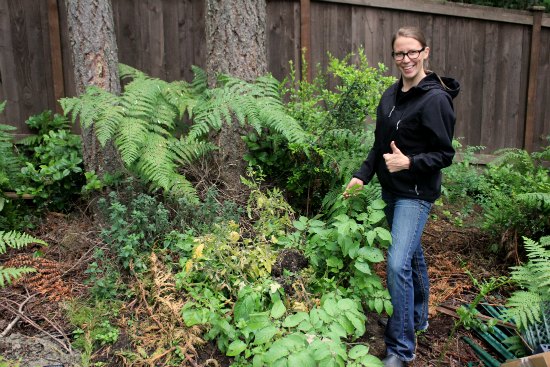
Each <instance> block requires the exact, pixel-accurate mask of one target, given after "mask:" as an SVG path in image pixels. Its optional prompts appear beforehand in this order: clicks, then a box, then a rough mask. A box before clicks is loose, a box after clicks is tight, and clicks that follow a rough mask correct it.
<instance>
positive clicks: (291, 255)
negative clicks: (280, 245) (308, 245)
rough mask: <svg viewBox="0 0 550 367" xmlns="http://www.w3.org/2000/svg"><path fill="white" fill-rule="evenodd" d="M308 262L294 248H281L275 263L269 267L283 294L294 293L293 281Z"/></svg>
mask: <svg viewBox="0 0 550 367" xmlns="http://www.w3.org/2000/svg"><path fill="white" fill-rule="evenodd" d="M308 264H309V262H308V260H307V258H306V257H305V256H304V254H302V252H301V251H299V250H296V249H284V250H282V251H281V252H280V253H279V255H278V256H277V259H276V260H275V264H273V267H272V269H271V275H272V276H273V279H274V280H276V281H277V282H278V283H279V284H281V286H282V287H283V289H284V290H285V294H287V295H293V294H294V293H296V291H295V289H294V283H295V282H296V275H297V274H298V273H299V272H300V270H302V269H305V268H306V267H307V266H308Z"/></svg>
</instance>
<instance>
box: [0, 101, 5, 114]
mask: <svg viewBox="0 0 550 367" xmlns="http://www.w3.org/2000/svg"><path fill="white" fill-rule="evenodd" d="M4 108H6V101H4V102H2V103H0V113H2V112H4Z"/></svg>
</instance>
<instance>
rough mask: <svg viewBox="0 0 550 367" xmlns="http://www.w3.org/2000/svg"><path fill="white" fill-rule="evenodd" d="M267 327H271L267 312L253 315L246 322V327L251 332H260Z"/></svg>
mask: <svg viewBox="0 0 550 367" xmlns="http://www.w3.org/2000/svg"><path fill="white" fill-rule="evenodd" d="M269 325H271V320H270V319H269V316H268V314H267V312H257V313H253V314H251V315H250V318H249V320H248V322H247V327H248V328H249V329H250V330H252V331H256V330H260V329H262V328H264V327H266V326H269Z"/></svg>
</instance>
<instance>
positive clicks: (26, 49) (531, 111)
mask: <svg viewBox="0 0 550 367" xmlns="http://www.w3.org/2000/svg"><path fill="white" fill-rule="evenodd" d="M112 3H113V12H114V18H115V26H116V33H117V34H116V37H117V43H118V48H119V60H120V62H122V63H126V64H129V65H132V66H134V67H137V68H138V69H140V70H143V71H145V72H146V73H148V74H150V75H152V76H155V77H160V78H162V79H165V80H177V79H185V80H190V79H191V78H192V75H191V69H190V66H191V65H198V66H201V67H204V65H205V64H206V63H205V27H204V15H205V1H204V0H112ZM267 4H268V19H267V52H268V63H269V70H270V71H271V72H272V73H273V75H274V76H275V77H277V78H279V79H281V78H283V77H285V76H286V75H288V72H289V63H288V62H289V61H290V60H292V61H293V62H294V63H295V65H300V60H301V51H300V50H301V48H302V47H303V46H308V47H307V50H308V51H307V53H306V57H307V58H308V60H309V62H310V64H311V65H315V64H317V63H319V64H320V65H321V66H322V67H324V66H326V64H327V60H328V56H327V53H328V52H330V53H331V54H332V55H334V56H336V57H343V56H345V55H346V54H348V53H349V52H353V51H356V50H357V48H358V47H360V46H362V47H364V48H365V51H366V55H367V58H368V60H369V62H370V63H371V64H374V65H376V64H377V63H379V62H381V63H384V64H385V65H387V66H389V67H390V71H391V73H392V74H393V75H395V76H397V75H398V74H397V73H398V72H397V69H396V67H395V66H394V64H393V62H392V60H391V56H390V53H391V44H390V42H391V37H392V35H393V33H394V32H395V30H396V29H397V28H399V27H400V26H403V25H416V26H419V27H420V28H421V29H422V30H423V31H424V32H425V34H426V36H427V38H428V43H429V45H430V47H431V53H430V68H431V69H433V70H434V71H436V72H438V73H439V74H441V75H447V76H452V77H455V78H456V79H458V80H459V81H460V83H461V85H462V91H461V94H460V95H459V97H458V98H457V99H456V102H455V107H456V110H457V116H458V123H457V128H456V136H458V137H463V138H464V140H463V143H464V144H467V145H475V146H479V145H482V146H485V147H487V149H486V151H485V152H486V153H492V152H493V151H494V150H496V149H499V148H504V147H517V148H526V149H529V150H537V149H540V148H541V147H543V146H546V145H547V144H548V142H547V140H546V137H547V136H548V135H550V103H549V102H550V47H548V46H550V16H549V15H548V14H543V13H542V12H541V11H512V10H505V9H498V8H487V7H480V6H473V5H465V4H457V3H441V2H439V1H430V0H416V1H408V0H268V3H267ZM74 93H75V87H74V80H73V71H72V61H71V57H70V48H69V41H68V37H67V19H66V11H65V6H64V1H63V0H38V1H37V0H0V100H7V101H8V103H7V108H6V110H5V112H4V113H3V114H0V123H8V124H11V125H14V126H17V127H18V131H19V133H20V134H22V135H25V134H28V130H27V129H26V126H25V124H24V121H25V119H26V118H28V117H29V116H31V115H33V114H36V113H39V112H41V111H43V110H45V109H57V108H58V106H57V105H56V100H57V99H58V98H60V97H62V96H72V95H74Z"/></svg>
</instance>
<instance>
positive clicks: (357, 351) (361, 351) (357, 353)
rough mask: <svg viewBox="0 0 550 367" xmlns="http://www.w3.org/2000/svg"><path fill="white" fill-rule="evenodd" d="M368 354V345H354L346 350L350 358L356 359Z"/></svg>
mask: <svg viewBox="0 0 550 367" xmlns="http://www.w3.org/2000/svg"><path fill="white" fill-rule="evenodd" d="M368 354H369V347H367V346H366V345H356V346H355V347H353V348H351V349H350V351H349V352H348V356H349V357H350V358H351V359H357V358H361V357H364V356H366V355H368Z"/></svg>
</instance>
